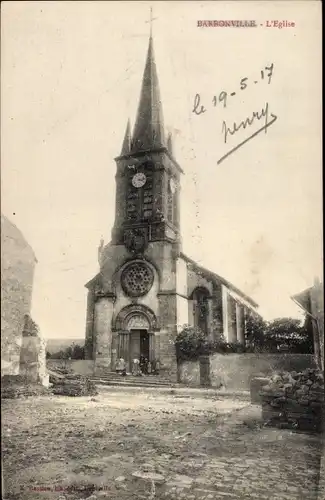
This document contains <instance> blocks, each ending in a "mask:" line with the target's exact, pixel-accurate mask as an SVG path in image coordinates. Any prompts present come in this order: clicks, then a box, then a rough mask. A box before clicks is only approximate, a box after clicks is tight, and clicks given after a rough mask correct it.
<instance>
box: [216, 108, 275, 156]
mask: <svg viewBox="0 0 325 500" xmlns="http://www.w3.org/2000/svg"><path fill="white" fill-rule="evenodd" d="M270 117H271V118H272V119H271V120H270V119H269V118H270ZM277 118H278V117H277V116H276V115H274V114H273V113H269V103H268V102H267V103H266V104H265V106H264V107H263V108H262V110H261V111H260V112H258V111H254V112H253V113H252V116H251V117H248V118H245V119H244V120H242V121H241V122H240V123H238V124H237V123H234V124H233V126H232V127H228V125H227V123H226V122H225V121H223V122H222V133H223V135H224V142H225V143H227V140H228V138H229V136H234V135H235V134H237V132H239V131H240V130H242V129H243V130H245V129H246V128H248V127H251V126H252V125H253V123H254V122H256V121H260V120H262V119H264V124H263V125H262V126H261V127H260V128H259V129H258V130H256V131H255V132H253V133H252V134H251V135H250V136H249V137H247V138H246V139H245V140H243V141H242V142H240V143H239V144H237V146H235V147H233V148H232V149H231V150H230V151H228V153H226V154H225V155H223V156H222V157H221V158H220V159H219V160H218V161H217V164H218V165H219V164H220V163H221V162H222V161H223V160H225V159H226V158H228V156H230V155H231V154H232V153H234V152H235V151H237V149H239V148H241V147H242V146H243V145H244V144H246V142H248V141H250V140H251V139H253V138H254V137H256V136H257V135H258V134H260V133H261V132H263V130H265V133H267V129H268V128H269V127H270V126H271V125H273V123H274V122H275V121H276V120H277Z"/></svg>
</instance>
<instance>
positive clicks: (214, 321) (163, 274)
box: [85, 38, 257, 379]
mask: <svg viewBox="0 0 325 500" xmlns="http://www.w3.org/2000/svg"><path fill="white" fill-rule="evenodd" d="M159 96H160V93H159V85H158V77H157V70H156V64H155V60H154V52H153V41H152V38H150V41H149V49H148V54H147V60H146V65H145V71H144V76H143V81H142V89H141V96H140V103H139V108H138V113H137V118H136V122H135V127H134V131H133V135H132V136H131V131H130V124H129V122H128V125H127V128H126V133H125V137H124V141H123V145H122V150H121V154H120V155H119V156H118V157H117V158H115V161H116V176H115V179H116V208H115V221H114V226H113V229H112V235H111V241H110V243H108V244H107V245H104V242H103V241H102V242H101V244H100V247H99V251H98V257H99V266H100V270H99V273H98V274H97V275H96V276H95V277H94V278H93V279H92V280H91V281H90V282H89V283H87V285H86V287H87V288H88V300H87V320H86V342H85V345H86V351H87V358H88V359H93V360H94V365H95V371H96V372H97V373H100V372H103V371H104V372H105V371H111V370H115V368H116V363H117V360H118V359H119V358H120V357H122V358H123V359H125V360H126V362H127V370H128V371H129V370H131V367H132V366H131V365H132V360H133V359H134V358H139V357H140V355H142V356H144V357H146V358H147V359H149V360H150V361H152V362H156V361H159V367H160V371H163V372H165V373H168V376H169V377H170V378H171V379H176V377H177V363H176V356H175V349H174V340H175V338H176V336H177V333H178V332H179V331H180V330H181V328H182V327H183V325H185V324H187V325H193V326H197V327H198V328H200V329H201V330H202V331H204V332H205V334H206V336H207V338H209V339H210V340H218V339H220V338H221V337H224V338H225V340H227V341H229V342H237V341H238V342H241V343H244V342H245V317H246V311H248V310H254V311H255V310H256V307H257V304H256V303H255V302H254V301H253V300H251V299H250V298H249V297H247V296H245V294H243V293H242V292H240V291H239V290H238V289H236V288H235V287H234V286H233V285H231V284H230V283H229V282H227V281H226V280H225V279H223V278H221V277H220V276H218V275H216V274H215V273H212V272H211V271H209V270H207V269H204V268H203V267H202V266H199V265H198V264H197V263H196V262H194V261H193V260H192V259H190V258H189V257H187V256H186V255H185V254H184V253H183V251H182V241H181V229H180V190H181V176H182V174H183V171H182V169H181V167H180V166H179V164H178V163H177V161H176V160H175V157H174V154H173V148H172V138H171V136H169V137H168V139H166V138H165V133H164V126H163V113H162V107H161V101H160V97H159Z"/></svg>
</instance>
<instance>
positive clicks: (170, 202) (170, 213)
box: [167, 183, 174, 224]
mask: <svg viewBox="0 0 325 500" xmlns="http://www.w3.org/2000/svg"><path fill="white" fill-rule="evenodd" d="M167 220H168V221H169V222H171V223H172V224H173V223H174V195H173V192H172V189H171V186H170V183H168V191H167Z"/></svg>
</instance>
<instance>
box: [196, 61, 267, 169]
mask: <svg viewBox="0 0 325 500" xmlns="http://www.w3.org/2000/svg"><path fill="white" fill-rule="evenodd" d="M273 69H274V64H273V63H272V64H270V65H269V66H265V67H264V68H263V69H262V70H261V71H260V80H258V79H255V80H250V79H248V77H245V78H241V80H240V87H239V90H241V91H243V90H245V89H246V88H247V86H248V83H247V82H249V83H253V84H255V85H256V84H258V82H259V81H261V80H262V81H263V80H264V78H265V71H266V72H267V73H266V76H267V83H268V84H270V83H271V81H272V76H273ZM236 94H237V92H236V91H234V92H231V93H228V92H225V91H222V92H220V94H219V96H218V97H217V96H213V99H212V104H213V106H214V107H216V106H217V105H218V104H219V105H222V107H223V108H227V104H229V97H234V96H235V95H236ZM206 111H207V108H206V107H205V105H203V104H201V96H200V94H196V95H195V97H194V104H193V109H192V112H193V113H194V114H195V115H196V116H200V115H203V114H204V113H206ZM261 120H263V121H262V122H261ZM276 120H277V116H276V115H275V114H273V113H270V112H269V103H268V102H266V103H265V106H264V107H263V108H262V110H261V111H254V112H253V113H252V115H251V116H249V117H247V118H244V119H243V120H242V121H241V122H239V123H236V122H234V123H233V125H232V126H228V125H227V122H226V121H225V120H223V122H222V130H221V133H222V134H223V138H224V142H225V144H226V143H227V141H228V138H229V137H230V136H234V135H236V134H237V133H238V132H239V131H241V130H245V129H248V128H249V127H251V126H252V125H253V124H254V123H256V122H261V123H263V125H262V126H261V127H260V128H259V129H258V130H256V131H255V132H253V133H252V134H251V135H250V136H249V137H247V138H246V139H244V140H243V141H241V142H240V143H239V144H237V146H234V147H233V148H232V149H231V150H230V151H228V153H226V154H225V155H223V156H222V157H221V158H220V159H219V160H218V162H217V164H218V165H219V164H220V163H221V162H222V161H224V160H225V159H226V158H228V156H230V155H231V154H232V153H234V152H235V151H237V150H238V149H239V148H241V147H242V146H243V145H244V144H246V143H247V142H248V141H250V140H251V139H253V138H254V137H256V136H257V135H258V134H260V133H261V132H263V130H264V131H265V133H267V129H268V128H269V127H270V126H271V125H273V123H274V122H275V121H276Z"/></svg>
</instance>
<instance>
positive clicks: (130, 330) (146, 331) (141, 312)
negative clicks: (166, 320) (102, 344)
mask: <svg viewBox="0 0 325 500" xmlns="http://www.w3.org/2000/svg"><path fill="white" fill-rule="evenodd" d="M115 326H116V331H117V334H118V350H117V357H118V358H123V359H124V360H125V361H126V365H127V371H129V372H130V371H131V370H132V362H133V360H134V359H139V360H140V357H143V358H145V359H147V360H148V361H150V362H151V363H152V361H153V360H154V359H155V334H154V330H155V326H156V317H155V315H154V313H153V312H152V311H151V310H150V309H147V308H146V307H145V306H140V305H130V306H127V307H126V308H124V309H123V310H122V311H121V312H120V313H119V314H118V316H117V318H116V322H115Z"/></svg>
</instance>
